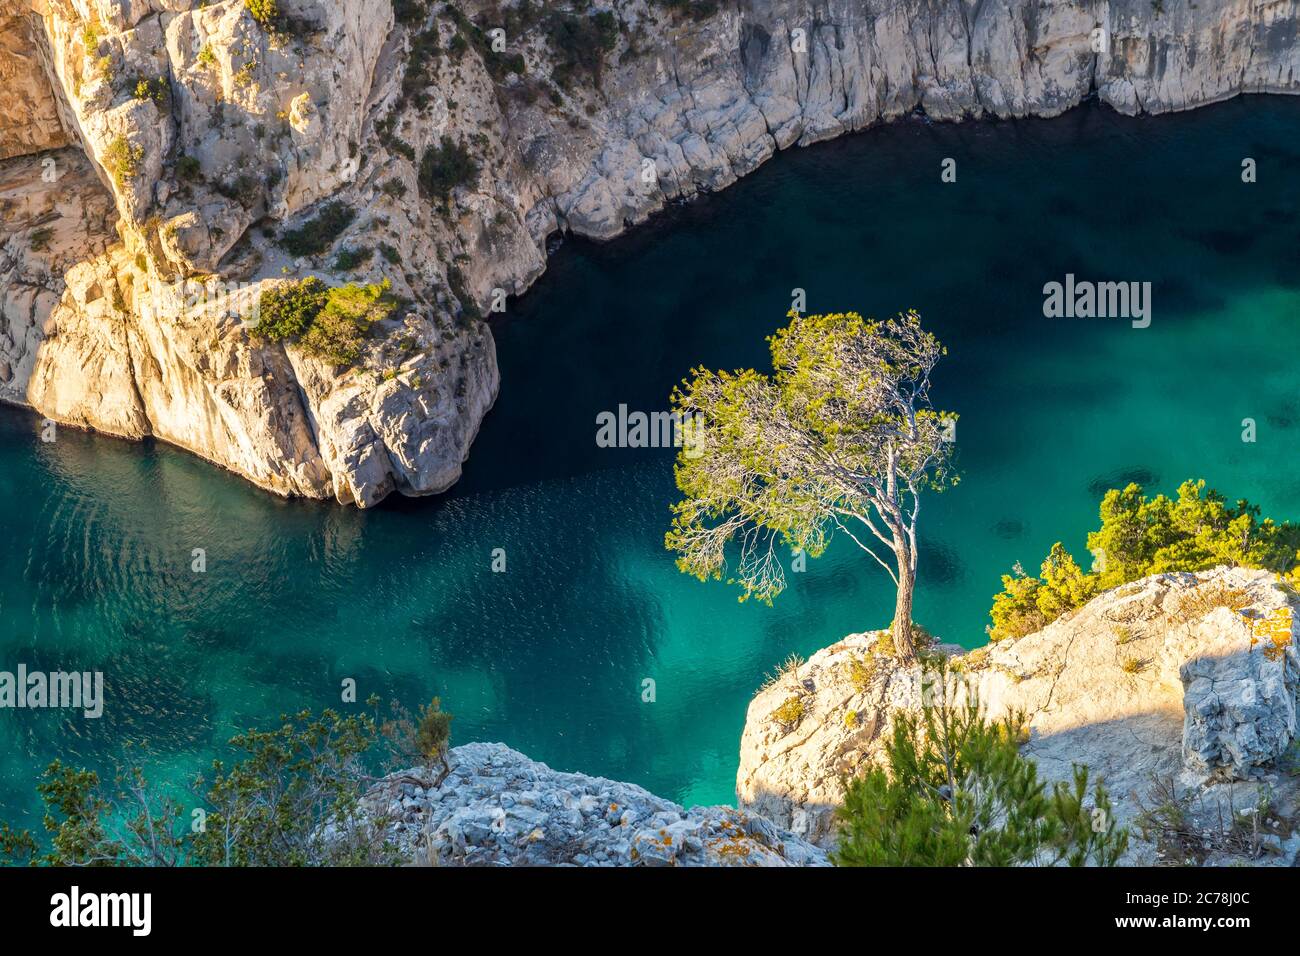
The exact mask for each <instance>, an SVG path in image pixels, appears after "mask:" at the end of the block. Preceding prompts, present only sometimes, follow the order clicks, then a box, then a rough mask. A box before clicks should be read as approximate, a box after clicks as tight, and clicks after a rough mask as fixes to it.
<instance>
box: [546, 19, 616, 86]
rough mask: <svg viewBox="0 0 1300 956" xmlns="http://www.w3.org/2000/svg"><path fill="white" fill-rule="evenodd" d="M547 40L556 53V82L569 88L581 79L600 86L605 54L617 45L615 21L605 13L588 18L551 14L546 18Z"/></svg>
mask: <svg viewBox="0 0 1300 956" xmlns="http://www.w3.org/2000/svg"><path fill="white" fill-rule="evenodd" d="M546 39H547V41H548V42H549V43H550V45H551V49H552V50H553V51H554V52H555V57H556V59H555V68H554V71H553V73H552V76H553V77H554V78H555V82H557V83H559V84H560V85H561V86H568V85H569V84H570V83H571V82H572V81H573V80H574V79H575V78H577V77H580V76H581V77H584V78H586V79H587V80H589V81H590V82H592V83H594V84H595V85H596V86H599V85H600V80H601V76H602V75H603V73H604V69H605V54H607V53H609V52H610V51H611V50H613V49H614V47H615V46H616V45H617V44H618V20H617V19H615V17H614V14H612V13H610V12H609V11H608V10H602V11H601V12H600V13H596V14H594V15H592V16H590V17H584V16H579V15H576V14H572V13H562V12H560V11H552V12H551V13H550V14H548V15H547V18H546Z"/></svg>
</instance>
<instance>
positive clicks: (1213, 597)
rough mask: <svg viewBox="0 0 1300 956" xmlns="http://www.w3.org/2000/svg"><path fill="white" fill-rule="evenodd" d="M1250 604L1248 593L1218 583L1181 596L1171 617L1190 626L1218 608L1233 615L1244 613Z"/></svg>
mask: <svg viewBox="0 0 1300 956" xmlns="http://www.w3.org/2000/svg"><path fill="white" fill-rule="evenodd" d="M1252 603H1254V602H1253V601H1252V599H1251V596H1250V592H1249V591H1247V590H1246V589H1245V588H1234V587H1232V586H1230V585H1227V584H1224V583H1223V582H1222V581H1218V582H1215V583H1214V584H1213V585H1210V586H1208V587H1199V588H1194V589H1192V590H1190V591H1188V592H1187V593H1185V594H1183V595H1181V596H1180V597H1179V598H1178V605H1177V606H1176V607H1175V608H1174V611H1173V615H1172V616H1173V619H1174V621H1176V622H1177V623H1179V624H1190V623H1192V622H1193V621H1199V620H1200V619H1201V618H1203V617H1205V615H1207V614H1209V613H1210V612H1211V611H1214V610H1216V609H1218V608H1221V607H1226V608H1227V609H1228V610H1229V611H1232V612H1234V613H1235V612H1239V611H1244V610H1245V609H1246V608H1248V607H1250V605H1251V604H1252Z"/></svg>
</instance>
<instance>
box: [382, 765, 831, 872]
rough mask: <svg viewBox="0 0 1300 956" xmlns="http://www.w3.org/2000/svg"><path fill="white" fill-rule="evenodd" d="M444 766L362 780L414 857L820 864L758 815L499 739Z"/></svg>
mask: <svg viewBox="0 0 1300 956" xmlns="http://www.w3.org/2000/svg"><path fill="white" fill-rule="evenodd" d="M450 764H451V773H450V775H448V777H447V778H446V780H444V781H443V782H442V783H441V785H438V786H435V782H436V780H435V776H436V775H435V774H432V773H430V772H428V771H426V770H408V771H404V772H402V773H399V774H393V775H391V776H389V777H387V778H385V779H384V780H382V781H381V782H380V783H378V784H377V785H376V786H375V787H374V788H372V789H371V790H370V791H369V792H368V793H367V794H366V797H365V798H364V800H363V802H362V807H363V811H364V812H365V813H366V814H367V815H368V816H369V817H370V818H371V819H384V820H386V821H387V822H388V828H387V834H388V836H389V838H390V839H391V840H392V841H393V843H394V844H395V845H396V846H397V847H398V849H399V850H400V852H401V855H402V856H403V857H404V858H405V859H406V860H407V861H408V862H409V863H411V864H414V865H433V866H505V865H517V866H825V865H826V854H825V853H824V852H823V851H822V850H820V849H818V848H817V847H815V846H812V845H811V844H809V843H806V842H804V841H803V840H801V839H799V838H798V837H796V836H793V835H792V834H790V833H787V832H785V831H782V830H780V829H778V828H777V827H774V826H773V825H772V824H771V823H769V822H768V821H767V820H764V819H763V818H761V817H756V816H752V815H750V814H747V813H743V812H740V811H738V810H735V809H733V808H731V807H692V808H691V809H689V810H685V809H683V808H682V807H680V806H678V805H677V804H675V803H671V802H670V801H668V800H663V799H661V798H659V797H656V796H654V795H653V794H650V793H647V792H646V791H645V790H642V789H641V788H640V787H637V786H634V785H633V784H628V783H616V782H614V781H612V780H605V779H604V778H602V777H588V776H586V775H585V774H580V773H560V772H558V771H555V770H551V769H550V768H549V767H547V766H546V765H545V764H542V763H538V762H536V761H534V760H529V759H528V758H527V757H525V756H524V755H523V754H521V753H518V752H516V751H514V750H511V749H510V748H509V747H506V746H505V745H504V744H465V745H464V746H461V747H456V748H454V749H453V750H452V751H451V754H450Z"/></svg>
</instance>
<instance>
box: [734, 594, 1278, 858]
mask: <svg viewBox="0 0 1300 956" xmlns="http://www.w3.org/2000/svg"><path fill="white" fill-rule="evenodd" d="M1298 607H1300V596H1297V594H1296V593H1295V592H1294V590H1291V589H1290V588H1289V587H1288V586H1287V585H1285V584H1284V583H1282V582H1280V581H1279V580H1278V578H1277V576H1276V575H1273V574H1269V573H1267V572H1262V571H1246V570H1242V569H1234V570H1228V569H1219V570H1216V571H1210V572H1204V573H1201V574H1197V575H1192V574H1162V575H1156V576H1154V577H1150V578H1146V579H1144V580H1142V581H1138V582H1135V583H1133V584H1129V585H1125V586H1123V587H1121V588H1117V589H1115V590H1113V591H1110V592H1107V593H1106V594H1103V595H1100V596H1099V597H1097V598H1095V599H1094V600H1093V601H1092V602H1090V603H1089V604H1087V605H1085V606H1084V607H1082V608H1080V609H1079V610H1078V611H1076V612H1073V613H1072V614H1070V615H1067V616H1066V617H1065V618H1062V619H1061V620H1059V621H1056V622H1055V623H1053V624H1051V625H1050V626H1049V627H1047V628H1045V629H1044V630H1042V631H1040V632H1038V633H1036V634H1031V635H1028V636H1026V637H1023V638H1020V639H1018V640H1014V641H1005V642H1001V643H998V644H994V645H990V646H987V647H984V648H980V649H979V650H976V651H972V652H970V653H968V654H956V655H954V656H952V658H951V661H952V664H953V666H954V668H956V669H957V670H959V672H960V673H961V675H962V676H963V677H964V678H965V679H966V680H967V681H968V686H969V690H970V692H972V693H974V694H976V695H977V697H978V698H979V700H980V701H981V702H982V703H983V704H984V705H985V706H986V708H987V709H988V711H989V713H990V715H991V716H995V717H996V716H1000V715H1002V714H1004V713H1009V712H1023V713H1024V714H1025V715H1026V716H1027V718H1028V721H1029V732H1030V738H1029V741H1028V743H1027V744H1026V745H1025V747H1024V748H1023V752H1024V753H1025V755H1026V756H1028V757H1029V758H1031V759H1033V760H1034V761H1035V762H1036V763H1037V764H1038V768H1039V774H1040V778H1042V779H1046V780H1048V781H1057V780H1068V779H1069V778H1070V776H1071V773H1072V766H1073V765H1074V764H1076V763H1078V764H1085V765H1087V766H1088V767H1089V768H1090V769H1091V771H1092V773H1093V774H1094V775H1096V776H1097V777H1098V778H1100V779H1101V780H1102V781H1103V782H1104V783H1105V784H1106V786H1107V788H1108V790H1109V792H1110V795H1111V797H1112V800H1113V801H1114V805H1115V812H1116V815H1117V817H1118V819H1119V822H1120V823H1121V824H1123V825H1128V826H1130V827H1133V828H1134V840H1133V842H1132V846H1131V849H1130V851H1129V858H1128V860H1127V862H1130V863H1146V864H1149V863H1156V862H1209V863H1225V862H1247V863H1250V864H1252V865H1260V864H1272V865H1293V864H1294V863H1295V862H1296V861H1297V854H1300V777H1297V771H1300V760H1297V759H1296V758H1297V756H1298V755H1297V754H1296V751H1295V740H1296V732H1297V707H1298V706H1300V651H1298V650H1297V643H1296V634H1297V631H1298V625H1297V617H1296V610H1297V608H1298ZM879 637H880V635H877V634H861V635H853V636H850V637H848V638H846V639H845V640H843V641H841V642H839V643H838V644H835V645H833V646H831V647H828V648H825V649H824V650H822V651H819V652H818V653H816V654H814V655H813V656H812V657H811V658H810V659H809V660H808V661H807V662H806V663H804V664H803V665H801V666H800V667H798V668H797V669H795V670H792V671H790V672H789V673H787V674H786V675H784V676H783V677H782V678H781V679H780V680H779V681H778V682H777V683H776V684H774V685H772V686H769V687H767V688H765V689H764V690H763V691H761V692H760V693H759V694H758V695H757V696H756V697H755V698H754V700H753V702H752V703H751V704H750V707H749V712H748V715H747V719H746V723H745V731H744V735H743V739H742V741H741V756H740V769H739V772H738V774H737V780H736V792H737V797H738V800H739V805H740V806H741V808H742V809H745V810H748V811H750V812H753V813H758V814H761V815H763V816H765V817H767V818H768V819H770V820H772V821H774V822H775V823H776V824H777V825H778V826H782V827H788V828H789V829H790V830H792V831H793V832H794V833H796V834H798V835H800V836H802V837H804V838H806V839H809V840H813V841H814V842H817V843H819V844H821V845H823V846H829V845H831V844H832V843H833V842H834V833H833V808H834V807H835V806H836V805H837V804H838V803H839V802H841V799H842V796H843V779H844V777H845V776H846V775H849V776H851V775H853V774H854V773H855V772H857V771H858V770H860V769H861V768H862V766H863V765H864V764H867V763H870V762H875V761H878V760H879V759H880V758H881V756H882V753H883V749H884V744H885V741H886V740H887V738H888V729H889V726H890V721H891V715H892V714H893V713H896V712H897V711H898V710H899V709H909V708H910V709H916V708H919V707H920V702H921V674H920V671H919V668H916V667H911V668H904V667H901V666H899V664H898V662H897V660H896V659H895V658H893V657H892V656H890V654H889V653H888V652H887V651H884V652H882V651H881V650H880V649H879V648H880V647H881V646H882V645H880V644H879V643H878V639H879ZM948 650H949V652H951V650H952V649H948ZM792 699H793V700H797V701H799V707H798V708H788V709H785V710H778V708H781V707H782V705H783V704H786V702H787V701H789V700H792ZM796 712H797V713H798V714H799V717H798V719H797V720H794V721H789V720H787V721H786V722H783V721H782V720H781V719H780V717H781V716H785V717H787V718H788V717H789V715H791V714H793V713H796ZM1149 810H1163V811H1164V814H1163V819H1165V820H1166V821H1168V820H1178V821H1180V823H1179V825H1178V826H1177V827H1163V828H1162V827H1155V828H1152V829H1150V830H1149V832H1147V833H1145V834H1144V833H1143V831H1142V830H1141V829H1140V828H1137V827H1136V826H1135V825H1136V824H1137V823H1138V822H1139V820H1140V818H1141V816H1142V814H1143V812H1144V811H1149Z"/></svg>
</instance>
